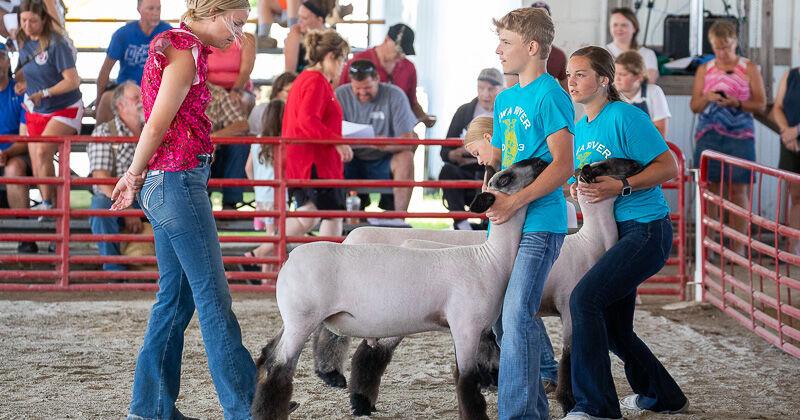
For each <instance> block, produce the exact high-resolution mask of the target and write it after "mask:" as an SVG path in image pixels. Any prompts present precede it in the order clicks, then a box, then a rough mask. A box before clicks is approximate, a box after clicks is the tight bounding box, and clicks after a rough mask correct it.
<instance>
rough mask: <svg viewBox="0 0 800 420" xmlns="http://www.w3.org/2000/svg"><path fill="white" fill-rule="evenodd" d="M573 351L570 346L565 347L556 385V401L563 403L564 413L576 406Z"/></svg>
mask: <svg viewBox="0 0 800 420" xmlns="http://www.w3.org/2000/svg"><path fill="white" fill-rule="evenodd" d="M571 359H572V353H571V351H570V348H569V347H564V350H563V351H562V352H561V360H560V361H559V362H558V385H557V387H556V401H558V403H559V404H561V408H562V409H563V410H564V415H566V414H567V413H569V412H570V411H571V410H572V409H573V408H574V407H575V395H574V394H573V393H572V365H571Z"/></svg>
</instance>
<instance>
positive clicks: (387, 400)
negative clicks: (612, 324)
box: [0, 293, 800, 419]
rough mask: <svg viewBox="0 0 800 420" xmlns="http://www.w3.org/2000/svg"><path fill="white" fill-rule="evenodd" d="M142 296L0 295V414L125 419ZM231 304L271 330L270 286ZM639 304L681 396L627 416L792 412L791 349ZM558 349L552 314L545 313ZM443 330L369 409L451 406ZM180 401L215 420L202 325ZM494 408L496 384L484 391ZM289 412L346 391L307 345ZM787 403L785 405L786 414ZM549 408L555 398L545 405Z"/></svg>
mask: <svg viewBox="0 0 800 420" xmlns="http://www.w3.org/2000/svg"><path fill="white" fill-rule="evenodd" d="M151 299H152V295H148V294H139V293H124V294H57V295H44V296H41V295H40V296H37V295H34V294H7V295H0V357H1V358H2V362H0V384H2V396H0V418H2V419H44V418H47V419H51V418H70V419H113V418H123V417H124V416H125V414H126V411H127V407H128V403H129V401H130V386H131V382H132V378H133V369H134V362H135V358H136V353H137V349H138V346H139V345H140V343H141V341H142V335H143V333H144V329H145V325H146V321H147V315H148V309H149V306H150V304H151ZM234 300H235V306H234V309H235V311H236V314H237V315H238V317H239V320H240V322H241V324H242V330H243V332H244V339H245V345H246V346H247V348H248V349H250V351H251V352H253V354H255V353H256V352H257V351H258V350H259V349H260V348H261V346H262V345H264V344H265V343H266V342H267V340H268V339H269V338H270V337H271V336H272V335H273V334H274V333H275V332H276V331H277V330H278V329H279V327H280V317H279V315H278V311H277V306H276V304H275V300H274V297H273V296H272V295H269V296H256V295H235V296H234ZM663 306H664V305H663V303H645V304H644V305H642V306H640V308H639V311H638V312H637V314H636V319H637V321H636V328H637V331H638V332H639V334H640V335H641V336H642V338H643V339H644V340H645V341H646V342H648V343H649V344H650V345H651V347H652V349H653V351H654V352H655V353H656V354H657V355H658V356H659V357H660V358H661V360H662V362H663V363H664V365H665V366H666V367H667V368H668V369H669V370H670V372H671V373H672V374H673V375H674V376H675V378H676V380H677V381H678V383H679V384H681V385H682V386H683V388H684V391H685V392H686V394H687V395H688V397H689V400H690V402H691V407H690V410H689V412H688V413H686V414H684V415H678V416H658V415H653V414H632V415H631V414H630V413H627V414H628V415H627V418H648V419H655V418H670V419H723V418H724V419H779V418H780V419H783V418H797V415H798V414H797V413H800V397H798V393H800V360H797V359H795V358H792V357H791V356H788V355H786V354H784V353H782V352H781V351H779V350H778V349H776V348H774V347H772V346H770V345H768V344H767V343H766V342H764V341H762V340H761V339H760V338H758V337H757V336H755V335H754V334H751V333H749V332H747V331H746V330H744V329H743V328H740V327H739V326H738V324H736V323H735V322H734V321H732V320H730V319H728V318H727V317H725V316H723V315H721V314H720V312H719V311H717V310H716V309H713V308H710V307H704V306H690V307H688V308H686V309H681V310H677V311H669V310H665V309H664V308H663ZM547 326H548V330H549V332H550V334H551V337H552V338H553V341H554V344H555V345H556V351H557V352H558V347H560V346H559V344H558V343H559V339H558V336H559V329H560V324H559V321H558V320H557V319H548V320H547ZM453 365H454V361H453V351H452V344H451V341H450V337H449V335H447V334H442V333H428V334H419V335H417V336H413V337H409V338H408V339H407V340H406V341H405V342H404V343H403V344H402V345H401V346H400V348H399V349H398V351H397V353H396V354H395V357H394V362H393V363H392V364H391V365H390V367H389V369H388V371H387V373H386V376H385V378H384V381H383V386H382V390H381V396H380V399H379V402H378V413H377V414H376V415H375V416H374V418H376V419H390V418H391V419H396V418H404V419H454V418H457V417H458V413H457V410H456V401H455V395H454V386H453V384H452V380H451V373H450V372H451V369H452V366H453ZM614 376H615V378H616V383H617V390H618V392H619V393H620V394H626V393H627V392H628V391H629V388H628V385H627V383H626V382H625V379H624V374H623V372H622V368H621V365H620V364H619V363H618V361H616V360H615V365H614ZM182 378H183V379H182V392H181V397H180V399H179V400H178V407H179V408H180V409H181V411H183V412H184V413H185V414H187V415H192V416H197V417H201V418H204V419H220V418H222V413H221V410H220V408H219V405H218V403H217V398H216V394H215V392H214V388H213V386H212V384H211V379H210V377H209V374H208V369H207V365H206V357H205V353H204V351H203V345H202V342H201V338H200V333H199V330H198V327H197V323H196V318H195V321H193V323H192V324H191V325H190V326H189V329H188V331H187V338H186V349H185V353H184V361H183V377H182ZM486 395H487V400H488V402H489V413H490V414H491V415H492V417H495V418H496V413H497V406H496V403H497V395H496V393H495V392H492V391H489V392H487V393H486ZM294 399H295V400H296V401H298V402H299V403H300V408H298V410H297V411H296V412H295V413H294V415H293V416H292V417H293V418H298V419H341V418H348V417H350V415H349V411H348V397H347V394H346V392H345V391H343V390H338V389H331V388H327V387H324V386H322V385H321V382H320V381H319V380H317V378H316V376H315V375H314V373H313V365H312V361H311V358H310V352H309V351H308V348H307V349H306V351H305V352H304V353H303V357H302V358H301V362H300V368H299V372H298V375H297V377H296V382H295V394H294ZM791 413H795V414H791ZM551 415H552V416H553V418H560V416H561V413H560V409H559V408H558V407H557V405H556V404H552V405H551Z"/></svg>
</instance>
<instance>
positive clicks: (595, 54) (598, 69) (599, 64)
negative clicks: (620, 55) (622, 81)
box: [571, 45, 622, 102]
mask: <svg viewBox="0 0 800 420" xmlns="http://www.w3.org/2000/svg"><path fill="white" fill-rule="evenodd" d="M571 57H586V58H588V59H589V62H590V63H591V65H592V70H594V72H595V73H597V75H598V76H600V77H607V78H608V85H607V88H608V100H609V101H612V102H613V101H621V100H622V96H620V94H619V91H618V90H617V88H616V87H614V73H615V68H614V57H613V56H612V55H611V53H610V52H608V50H606V49H605V48H602V47H597V46H594V45H590V46H588V47H583V48H581V49H579V50H578V51H575V52H574V53H572V55H571Z"/></svg>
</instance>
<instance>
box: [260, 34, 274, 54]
mask: <svg viewBox="0 0 800 420" xmlns="http://www.w3.org/2000/svg"><path fill="white" fill-rule="evenodd" d="M256 46H257V47H258V52H260V53H266V52H268V50H270V49H273V48H278V40H277V39H275V38H273V37H270V36H265V35H259V36H258V38H257V39H256Z"/></svg>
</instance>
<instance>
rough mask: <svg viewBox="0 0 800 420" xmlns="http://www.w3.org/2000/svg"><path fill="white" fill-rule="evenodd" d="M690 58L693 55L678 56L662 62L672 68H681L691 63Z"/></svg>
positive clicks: (692, 58)
mask: <svg viewBox="0 0 800 420" xmlns="http://www.w3.org/2000/svg"><path fill="white" fill-rule="evenodd" d="M692 60H694V57H684V58H679V59H677V60H672V61H670V62H669V63H666V64H664V67H666V68H668V69H672V70H683V69H685V68H687V67H689V64H692Z"/></svg>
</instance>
